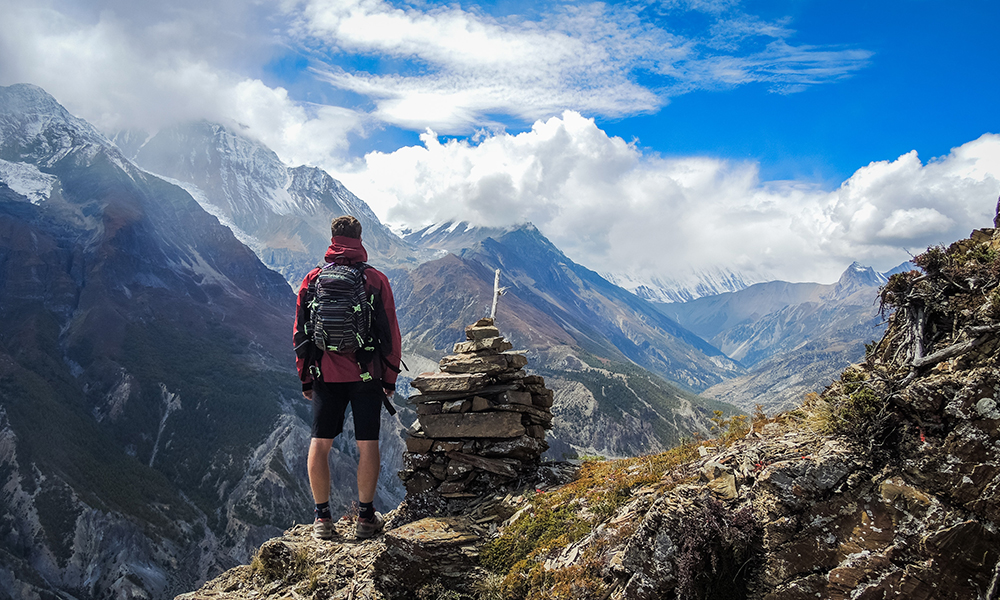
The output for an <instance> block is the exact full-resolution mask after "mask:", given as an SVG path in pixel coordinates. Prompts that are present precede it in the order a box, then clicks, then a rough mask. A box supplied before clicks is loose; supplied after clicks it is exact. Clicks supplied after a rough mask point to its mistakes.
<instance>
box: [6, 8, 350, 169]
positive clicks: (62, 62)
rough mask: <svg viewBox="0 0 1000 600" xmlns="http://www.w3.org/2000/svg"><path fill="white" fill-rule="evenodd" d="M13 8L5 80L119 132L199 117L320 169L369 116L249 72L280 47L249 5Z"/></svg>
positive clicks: (8, 26) (9, 12)
mask: <svg viewBox="0 0 1000 600" xmlns="http://www.w3.org/2000/svg"><path fill="white" fill-rule="evenodd" d="M157 7H159V10H158V9H157ZM2 9H3V13H4V26H3V28H2V29H0V84H2V85H8V84H12V83H19V82H27V83H33V84H36V85H39V86H41V87H42V88H44V89H45V90H46V91H48V92H49V93H50V94H52V95H53V96H55V98H56V99H57V100H58V101H60V102H61V103H63V104H64V105H65V106H66V107H67V109H68V110H70V111H71V112H73V113H74V114H77V115H79V116H82V117H83V118H85V119H87V120H89V121H91V122H92V123H94V124H95V125H96V126H98V127H99V128H100V129H102V130H104V131H106V132H108V133H113V132H115V131H116V130H118V129H121V128H140V129H145V130H147V131H155V130H156V129H158V128H160V127H163V126H166V125H171V124H174V123H177V122H182V121H187V120H195V119H209V120H213V121H222V122H236V123H240V124H242V125H245V126H246V127H247V131H248V132H249V133H250V134H251V135H254V136H256V137H258V138H260V139H261V141H263V142H264V143H266V144H268V145H269V146H271V147H272V148H273V149H274V150H275V151H276V152H278V153H279V155H281V156H282V157H283V158H284V159H285V160H287V161H289V162H292V163H295V164H301V163H314V164H315V163H321V162H324V161H330V160H340V159H342V157H343V156H344V155H345V154H346V152H347V146H348V138H347V134H348V133H349V132H352V131H361V130H362V129H363V127H364V126H365V125H366V123H367V122H368V121H369V120H370V119H369V118H368V117H367V116H365V115H363V114H360V113H358V112H356V111H353V110H350V109H345V108H340V107H336V106H324V105H310V104H306V103H301V102H296V101H295V100H294V99H292V98H291V97H290V96H289V94H288V92H287V91H286V90H285V89H282V88H274V87H269V86H267V85H265V84H264V83H263V82H262V81H261V80H260V79H257V78H252V77H247V76H245V75H242V74H241V73H240V72H239V69H242V68H245V67H246V63H252V62H254V61H262V60H265V59H266V58H267V56H268V53H269V52H271V51H273V40H270V38H269V36H270V35H271V34H269V33H267V32H260V31H255V30H254V29H253V28H252V27H249V26H248V22H251V21H252V20H253V19H252V17H254V16H255V13H254V11H255V10H256V8H255V5H253V4H250V3H242V2H229V1H218V2H181V3H170V5H169V8H164V7H163V6H160V5H155V6H152V7H147V9H145V10H138V9H136V7H135V6H134V3H126V2H115V1H108V2H95V3H89V4H88V3H83V4H81V5H78V6H75V7H74V10H73V11H70V10H67V9H66V8H65V7H60V6H58V5H57V3H55V2H49V3H45V2H42V3H36V4H31V3H12V2H4V3H2ZM241 27H245V29H242V30H239V28H241ZM237 30H239V32H237ZM268 48H271V49H270V50H269V49H268Z"/></svg>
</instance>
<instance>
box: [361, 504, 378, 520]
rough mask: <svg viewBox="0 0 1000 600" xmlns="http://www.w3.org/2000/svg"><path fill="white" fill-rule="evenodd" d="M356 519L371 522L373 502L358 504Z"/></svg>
mask: <svg viewBox="0 0 1000 600" xmlns="http://www.w3.org/2000/svg"><path fill="white" fill-rule="evenodd" d="M358 518H359V519H365V520H366V521H371V520H372V519H374V518H375V503H374V502H358Z"/></svg>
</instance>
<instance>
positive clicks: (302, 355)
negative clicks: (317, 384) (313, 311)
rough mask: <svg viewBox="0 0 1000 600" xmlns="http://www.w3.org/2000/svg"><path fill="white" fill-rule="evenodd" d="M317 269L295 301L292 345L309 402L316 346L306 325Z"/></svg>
mask: <svg viewBox="0 0 1000 600" xmlns="http://www.w3.org/2000/svg"><path fill="white" fill-rule="evenodd" d="M315 271H316V270H315V269H314V270H313V271H310V272H309V273H308V274H307V275H306V276H305V279H303V280H302V286H301V287H300V288H299V293H298V296H297V297H296V299H295V324H294V326H293V329H292V344H293V346H294V348H295V369H296V370H297V371H298V373H299V380H300V381H301V382H302V395H303V396H304V397H305V398H306V399H307V400H312V382H313V377H312V374H311V373H310V372H309V367H310V363H312V362H313V359H314V358H315V355H314V353H315V352H316V348H315V345H314V344H313V343H312V340H311V338H310V337H309V335H307V333H306V324H307V323H308V322H309V306H308V298H307V296H308V293H309V285H310V284H311V283H312V280H313V279H314V278H315Z"/></svg>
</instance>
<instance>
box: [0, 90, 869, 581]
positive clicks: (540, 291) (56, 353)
mask: <svg viewBox="0 0 1000 600" xmlns="http://www.w3.org/2000/svg"><path fill="white" fill-rule="evenodd" d="M339 214H354V215H355V216H357V217H358V218H359V220H361V222H362V224H363V226H364V241H365V245H366V247H367V248H368V250H369V254H370V261H369V262H371V263H372V264H373V265H375V266H378V267H379V268H382V269H383V270H385V271H386V272H387V273H389V274H390V277H391V280H392V283H393V289H394V292H395V296H396V301H397V307H398V312H399V319H400V324H401V328H402V330H403V333H404V355H405V360H406V362H407V363H408V364H409V365H410V367H411V369H412V370H411V371H410V372H404V374H403V376H402V377H401V378H400V382H399V385H398V387H397V391H398V392H400V393H399V394H398V396H399V398H400V399H399V400H397V404H398V408H399V409H400V410H399V418H398V419H396V418H389V417H388V416H384V420H383V436H382V447H383V466H382V473H381V477H380V486H379V490H380V491H379V494H380V495H379V497H378V498H377V503H378V504H379V505H380V506H381V507H383V508H385V509H389V508H392V507H393V506H395V505H396V504H397V503H398V502H399V501H400V500H401V499H402V493H403V492H402V488H401V485H400V483H399V481H398V479H396V477H395V473H396V472H397V471H398V470H399V469H400V461H401V457H402V448H403V443H402V442H403V440H402V431H403V429H404V428H405V427H407V426H409V425H410V424H411V422H412V421H413V420H414V419H415V418H416V415H415V413H414V411H412V410H410V408H409V407H408V406H406V405H405V397H406V395H407V392H408V387H407V384H408V382H409V380H410V379H412V377H414V376H415V375H416V374H417V373H419V372H420V371H422V370H428V369H432V368H433V367H434V365H436V363H437V361H438V360H439V359H440V358H441V357H442V356H444V355H446V354H448V353H449V352H450V351H451V347H452V345H453V344H454V343H455V342H458V341H461V340H463V339H464V328H465V326H466V325H468V324H470V323H472V322H474V321H476V320H477V319H478V318H480V317H482V316H485V315H486V314H488V312H489V310H490V306H491V304H492V301H493V281H494V274H495V271H496V270H500V273H501V280H500V281H501V286H502V287H503V288H504V292H503V295H502V296H501V297H500V299H499V305H498V310H497V324H498V325H499V327H500V329H501V331H502V332H503V334H504V335H505V336H506V337H507V338H508V339H509V340H511V341H512V342H513V343H514V344H515V348H517V349H519V350H522V351H525V352H526V353H527V356H528V359H529V365H528V369H529V370H530V371H533V372H537V373H540V374H542V375H544V376H545V378H546V381H547V382H549V386H550V387H551V388H552V389H553V390H555V399H556V402H555V404H554V406H553V407H552V411H553V414H554V415H555V422H554V428H553V431H552V434H551V436H550V437H549V443H550V450H549V453H548V455H547V456H548V457H549V458H555V459H560V458H564V457H575V456H580V455H594V454H599V455H604V456H631V455H637V454H643V453H648V452H653V451H658V450H663V449H666V448H668V447H670V446H672V445H674V444H676V443H677V442H679V441H680V440H681V439H683V438H685V437H689V436H691V435H692V434H694V433H699V434H708V432H709V427H710V426H711V418H712V417H713V415H714V413H713V411H715V410H719V411H723V412H725V413H727V414H732V412H733V411H734V410H736V409H734V408H733V406H732V405H730V404H726V403H725V402H721V401H719V399H722V400H726V401H733V402H736V401H739V402H741V403H743V405H744V406H746V402H745V399H744V398H743V397H742V396H740V393H743V392H742V391H743V390H747V389H752V387H753V385H755V382H757V381H765V380H766V381H767V382H771V383H773V382H775V381H781V380H782V377H784V378H785V379H786V380H787V377H788V374H787V373H784V372H783V371H782V370H781V369H780V368H778V367H773V368H769V367H767V365H768V364H770V363H769V361H771V362H775V361H777V362H778V363H782V364H787V360H786V359H785V358H783V357H788V356H798V357H809V358H808V360H810V361H812V362H810V365H812V367H813V368H818V367H816V365H817V364H820V365H821V364H822V363H824V362H826V361H828V360H831V359H830V358H829V357H827V356H826V355H824V354H823V353H822V352H819V350H823V349H825V350H823V351H826V352H828V353H829V352H834V353H836V352H839V351H840V350H837V349H836V347H835V346H836V344H842V346H843V348H842V353H841V354H842V355H843V356H844V357H846V356H848V355H852V353H853V354H857V349H858V348H859V347H860V341H859V340H862V339H870V338H873V337H877V336H876V334H875V333H872V334H871V335H868V334H867V333H866V331H867V330H866V329H865V328H866V327H869V326H870V324H871V320H870V319H869V317H866V316H865V315H867V314H869V313H870V312H871V310H870V309H871V308H872V307H871V304H870V303H871V298H872V297H873V296H872V294H873V290H874V289H875V287H874V286H876V285H877V283H878V281H877V277H875V278H874V279H873V278H872V277H873V276H872V274H866V273H863V272H862V271H863V269H861V268H860V267H857V268H853V269H854V271H852V270H851V269H849V270H848V273H847V274H845V278H842V280H841V282H839V283H838V284H835V285H834V286H818V287H817V284H780V282H771V283H757V284H755V285H749V286H747V284H748V283H750V282H749V281H747V280H745V279H741V278H740V276H738V275H734V274H726V273H725V272H721V271H720V272H719V273H712V274H706V275H704V277H703V278H702V279H703V281H702V283H703V284H704V285H702V287H701V288H697V286H696V288H697V289H694V291H692V289H686V291H685V289H680V288H678V289H675V290H674V292H673V293H672V294H673V295H671V294H670V293H666V292H663V289H661V292H663V293H659V292H657V293H653V292H648V293H644V292H642V291H641V290H639V291H637V293H632V292H630V291H628V290H626V289H623V288H622V287H620V286H618V285H615V284H614V283H613V282H611V281H609V280H608V278H607V277H602V276H601V275H599V274H598V273H595V272H594V271H591V270H589V269H587V268H585V267H583V266H581V265H578V264H576V263H574V262H573V261H571V260H570V259H569V258H567V257H566V256H565V255H564V254H563V253H562V252H561V251H560V250H559V249H558V248H557V247H555V246H554V245H553V244H552V243H551V242H550V241H549V240H547V239H546V238H545V237H544V236H543V235H542V234H541V232H539V231H538V230H537V229H536V228H535V227H533V226H532V225H531V224H522V225H520V226H517V227H511V228H491V227H473V226H470V225H469V224H468V223H461V222H459V223H455V222H452V223H445V224H441V225H436V226H432V227H429V228H425V229H422V230H419V231H413V232H401V233H402V234H403V235H402V237H400V236H399V235H396V234H395V233H393V231H391V230H390V229H389V228H388V227H386V226H385V225H383V224H382V223H381V222H380V221H379V219H378V217H377V216H376V215H375V214H374V213H373V212H372V211H371V210H370V208H369V207H368V206H367V205H366V204H365V203H364V202H363V201H362V200H361V199H359V198H357V197H356V196H354V195H353V194H352V193H351V192H350V191H348V190H347V189H346V188H344V186H343V185H342V184H340V182H338V181H337V180H335V179H334V178H332V177H331V176H330V175H328V174H327V173H325V172H323V171H322V170H320V169H316V168H313V167H305V166H300V167H289V166H287V165H284V164H283V163H282V162H281V160H280V159H279V158H278V157H277V155H276V154H275V153H274V152H272V151H271V150H270V149H268V148H267V147H266V146H264V145H263V144H261V143H260V142H258V141H256V140H253V139H252V138H250V137H249V136H247V135H246V134H245V133H243V132H242V131H241V130H240V128H239V127H238V126H235V125H229V126H227V125H222V124H218V123H209V122H197V123H189V124H185V125H178V126H174V127H170V128H167V129H163V130H161V131H158V132H154V133H152V134H150V133H146V132H137V131H123V132H119V133H118V134H116V135H115V136H114V137H113V139H109V138H108V137H105V136H104V135H103V134H101V133H100V132H98V131H97V130H96V129H95V128H94V127H92V126H91V125H89V124H88V123H86V122H85V121H83V120H81V119H78V118H76V117H74V116H72V115H71V114H69V113H68V112H67V111H66V110H65V109H64V108H63V107H62V106H60V105H59V104H58V102H56V100H55V99H53V98H52V97H51V96H49V95H48V94H46V93H45V92H44V91H43V90H41V89H39V88H37V87H34V86H30V85H16V86H11V87H7V88H0V399H2V406H0V490H2V492H0V493H2V498H3V503H4V505H5V506H6V507H8V509H7V510H6V511H5V513H4V515H3V516H2V517H0V592H3V593H4V594H7V595H10V596H12V597H15V598H21V597H72V598H80V599H83V598H109V597H110V598H131V597H151V598H165V597H170V596H171V595H172V594H173V593H176V592H177V591H180V590H185V589H193V588H194V587H195V584H196V583H198V582H200V581H203V580H204V579H205V578H207V577H211V576H213V575H214V574H216V573H218V572H220V571H221V570H222V569H225V568H228V567H230V566H232V565H234V564H237V563H240V562H245V561H247V560H248V558H249V556H250V555H251V553H252V552H253V550H254V549H255V548H256V546H257V545H258V544H259V543H260V542H261V541H263V540H265V539H268V538H270V537H272V536H273V535H275V534H276V533H277V532H279V531H280V530H282V529H283V528H285V527H287V526H288V525H290V524H291V523H293V522H296V521H300V522H301V521H306V520H309V519H310V513H309V507H310V504H311V495H310V493H309V490H308V482H307V477H306V473H305V456H304V453H305V450H306V448H307V445H308V437H309V427H308V421H309V419H310V416H309V409H308V405H307V404H306V403H305V402H304V401H302V399H301V395H300V393H299V389H298V382H297V378H296V376H295V373H294V370H293V368H292V364H293V361H292V356H291V351H290V347H289V346H290V344H289V342H290V330H291V327H290V324H291V316H292V314H293V311H294V302H295V300H294V295H293V292H292V288H293V287H297V285H298V282H299V281H301V278H302V276H303V275H304V274H305V272H307V271H308V270H309V269H310V268H312V267H313V266H315V264H316V262H317V260H318V259H319V258H320V257H321V256H322V254H323V251H324V250H325V248H326V246H327V245H328V243H329V221H330V218H331V217H332V216H336V215H339ZM851 273H854V274H852V275H850V276H848V275H849V274H851ZM866 277H867V278H868V279H866ZM712 282H714V283H712ZM660 283H661V284H662V283H663V282H660ZM761 286H763V287H761ZM810 286H813V287H810ZM664 289H665V288H664ZM699 289H700V291H698V290H699ZM720 290H730V291H728V292H726V293H724V294H721V295H719V294H716V295H712V296H706V297H700V298H699V297H697V296H700V295H704V294H709V293H712V292H717V291H720ZM637 294H638V295H637ZM640 295H645V296H646V297H647V298H660V299H663V298H669V299H691V298H696V299H694V300H692V301H690V302H686V303H677V302H675V303H671V304H656V303H653V302H650V301H648V300H647V299H646V298H642V297H640ZM865 302H868V304H867V305H866V304H865ZM865 311H868V312H867V313H866V312H865ZM869 316H870V315H869ZM866 319H868V320H866ZM852 336H853V337H852ZM859 336H860V337H859ZM811 345H813V346H818V350H817V353H815V354H811V355H810V354H808V350H809V349H810V348H811V347H812V346H811ZM831 349H833V350H831ZM862 351H863V350H862ZM841 354H837V356H838V357H839V356H841ZM831 356H833V355H832V354H831ZM832 368H833V367H831V369H832ZM819 370H820V371H822V373H820V372H819V371H817V372H816V375H815V377H814V378H813V379H810V380H809V381H808V382H803V383H802V386H801V387H802V389H805V387H809V386H813V387H815V386H816V385H819V386H820V387H822V385H824V383H817V382H820V381H821V380H822V378H823V377H826V371H825V370H823V369H821V368H820V369H819ZM809 372H810V371H809V370H808V369H806V368H805V367H802V368H801V369H799V373H809ZM755 377H756V378H757V379H754V378H755ZM732 382H739V383H737V384H733V383H732ZM727 385H735V386H736V388H734V389H736V391H735V392H732V393H728V392H725V391H720V390H724V386H727ZM797 389H798V388H797ZM796 393H797V392H796ZM346 433H347V435H346V436H344V437H342V438H340V439H338V442H337V443H336V444H335V448H334V451H333V454H332V457H331V461H332V465H333V469H334V480H335V481H350V482H353V477H354V471H353V469H354V468H355V466H356V461H357V456H356V451H355V449H354V448H353V442H351V432H350V419H348V431H347V432H346ZM335 494H336V495H335V497H334V498H333V499H332V501H333V503H334V504H335V505H337V506H340V507H342V508H343V509H344V510H349V508H350V503H351V500H352V498H353V494H354V492H353V485H346V486H338V487H337V488H335Z"/></svg>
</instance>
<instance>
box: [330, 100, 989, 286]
mask: <svg viewBox="0 0 1000 600" xmlns="http://www.w3.org/2000/svg"><path fill="white" fill-rule="evenodd" d="M422 141H423V146H419V147H418V146H414V147H407V148H401V149H399V150H397V151H396V152H392V153H377V152H376V153H371V154H369V155H368V156H367V157H366V166H365V169H364V170H363V171H360V172H356V173H349V174H344V175H342V178H343V180H344V181H345V183H346V184H347V185H348V187H350V188H351V189H352V190H355V192H357V193H359V195H361V196H362V197H364V198H366V199H367V200H369V202H370V203H371V204H372V205H373V207H374V208H375V209H376V211H377V212H378V213H379V214H380V215H382V216H384V217H387V219H388V220H389V221H390V222H394V223H396V224H401V225H408V226H411V227H419V226H422V225H427V224H430V223H434V222H442V221H446V220H450V219H464V220H469V221H471V222H473V223H476V224H483V225H509V224H514V223H518V222H522V221H525V220H527V221H532V222H533V223H534V224H535V225H536V226H537V227H538V228H539V229H540V230H541V231H542V232H543V233H544V234H545V235H547V236H548V237H549V238H550V239H552V241H553V242H554V243H555V244H556V245H557V246H558V247H560V248H561V249H563V250H564V251H565V252H566V253H567V254H568V255H569V256H570V257H571V258H573V259H574V260H577V261H579V262H581V263H582V264H584V265H586V266H588V267H590V268H592V269H595V270H598V271H624V270H632V271H639V272H641V273H643V274H645V275H647V276H661V277H680V276H683V275H684V274H686V273H687V271H688V269H689V268H690V267H694V268H699V269H706V268H710V267H715V266H722V267H726V268H732V269H736V270H741V271H744V272H747V273H749V274H753V273H758V274H761V275H765V276H776V277H779V278H783V279H786V280H791V281H824V282H829V281H833V280H835V279H836V278H837V277H838V276H839V275H840V273H841V271H842V270H843V269H844V268H845V267H846V266H847V265H848V264H850V263H851V262H852V261H854V260H859V261H861V262H863V263H866V264H870V265H873V266H875V267H877V268H879V269H883V270H886V269H889V268H891V267H893V266H895V265H897V264H899V263H901V262H903V261H905V260H907V258H908V254H907V251H908V250H909V251H910V252H917V251H920V250H921V249H923V248H925V247H926V246H928V245H930V244H935V243H941V242H950V241H953V240H955V239H958V238H960V237H963V236H967V235H968V233H969V231H971V230H972V229H973V228H976V227H985V226H989V225H990V224H991V222H992V216H993V208H994V206H995V203H996V198H997V195H998V194H1000V136H998V135H991V134H988V135H984V136H983V137H981V138H979V139H978V140H975V141H972V142H969V143H967V144H964V145H963V146H961V147H958V148H955V149H954V150H953V151H952V152H951V153H950V154H949V155H947V156H944V157H941V158H939V159H935V160H932V161H930V162H929V163H927V164H923V163H921V161H920V160H919V158H918V157H917V155H916V153H915V152H910V153H907V154H904V155H903V156H900V157H899V158H898V159H896V160H894V161H883V162H875V163H872V164H870V165H868V166H867V167H864V168H862V169H859V170H858V171H857V172H856V173H855V174H854V175H853V176H852V177H851V178H849V179H848V180H847V181H845V182H844V183H843V184H842V185H841V186H840V187H839V188H838V189H836V190H834V191H825V190H822V189H819V188H818V187H815V186H810V185H804V184H801V183H797V182H762V181H760V178H759V175H758V170H757V166H756V165H755V164H754V163H749V162H733V161H725V160H718V159H712V158H699V157H691V158H682V159H674V158H671V159H666V158H661V157H657V156H655V155H646V154H643V153H642V152H640V151H639V150H638V149H637V148H636V147H635V146H633V145H631V144H628V143H626V142H625V141H624V140H622V139H620V138H617V137H610V136H608V135H607V134H605V133H604V132H603V131H601V130H600V129H599V128H598V127H597V126H596V125H595V124H594V122H593V121H592V120H590V119H585V118H583V117H581V116H580V115H579V114H578V113H575V112H566V113H564V114H563V115H562V116H561V117H558V118H551V119H548V120H545V121H538V122H536V123H535V125H534V126H533V127H532V129H531V131H528V132H524V133H521V134H518V135H510V134H506V133H498V134H492V135H487V136H486V137H485V138H484V139H482V141H481V142H479V143H478V144H473V143H470V142H467V141H457V140H450V141H447V142H444V143H442V142H440V141H439V140H438V138H437V137H436V136H435V135H433V134H432V133H427V134H425V135H424V136H422Z"/></svg>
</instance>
